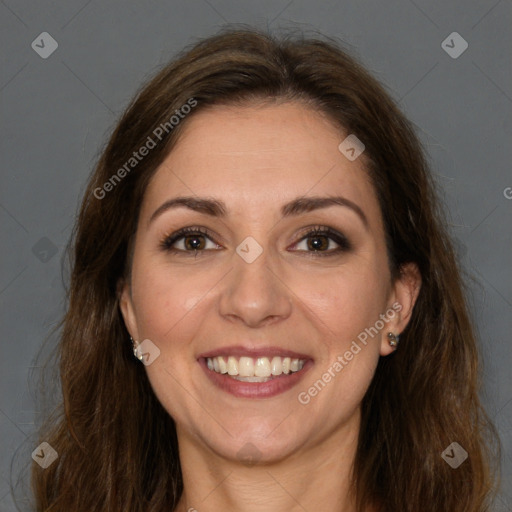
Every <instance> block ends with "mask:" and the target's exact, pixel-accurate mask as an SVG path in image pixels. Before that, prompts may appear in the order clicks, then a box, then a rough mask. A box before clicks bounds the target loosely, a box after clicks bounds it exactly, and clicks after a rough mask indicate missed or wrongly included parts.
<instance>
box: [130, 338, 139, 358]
mask: <svg viewBox="0 0 512 512" xmlns="http://www.w3.org/2000/svg"><path fill="white" fill-rule="evenodd" d="M130 341H131V342H132V347H133V355H134V356H135V357H136V358H137V359H138V360H139V361H142V354H141V353H140V352H139V344H138V343H137V342H136V341H134V339H133V338H132V337H131V336H130Z"/></svg>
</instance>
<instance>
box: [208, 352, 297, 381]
mask: <svg viewBox="0 0 512 512" xmlns="http://www.w3.org/2000/svg"><path fill="white" fill-rule="evenodd" d="M305 362H306V361H305V360H304V359H292V358H290V357H280V356H275V357H273V358H272V359H269V358H268V357H258V358H257V359H253V358H252V357H245V356H243V357H240V358H236V357H234V356H229V357H228V358H227V361H226V360H225V359H224V358H223V357H222V356H217V357H207V358H206V364H207V365H208V368H209V369H210V370H213V371H215V372H217V373H227V374H228V375H232V376H235V375H239V376H240V377H270V376H271V375H281V374H282V373H285V374H288V373H290V372H297V371H299V370H301V369H302V367H303V366H304V363H305Z"/></svg>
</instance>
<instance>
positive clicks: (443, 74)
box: [0, 0, 512, 512]
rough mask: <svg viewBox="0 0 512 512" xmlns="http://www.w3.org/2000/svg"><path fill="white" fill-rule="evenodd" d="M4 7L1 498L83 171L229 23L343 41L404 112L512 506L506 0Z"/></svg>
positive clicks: (58, 301)
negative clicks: (153, 86)
mask: <svg viewBox="0 0 512 512" xmlns="http://www.w3.org/2000/svg"><path fill="white" fill-rule="evenodd" d="M0 20H1V21H0V24H1V28H2V44H1V51H2V63H1V77H0V89H1V101H2V106H1V113H2V123H1V128H0V129H1V135H0V141H1V142H0V143H1V150H2V153H1V154H2V160H1V166H2V170H1V175H0V176H1V189H0V233H1V240H2V251H1V253H2V256H1V262H2V265H1V272H0V303H1V313H0V315H1V334H0V336H1V357H0V369H1V370H0V385H1V393H0V454H1V457H0V510H1V511H6V512H7V511H11V510H14V506H13V504H12V498H11V496H10V488H9V485H10V484H9V481H10V464H11V460H12V459H13V456H14V455H15V454H16V457H15V460H16V461H17V462H16V463H15V466H14V469H13V470H14V472H15V474H17V472H18V471H19V470H20V469H24V468H25V469H26V468H27V467H28V465H29V463H30V462H31V461H30V453H31V451H32V450H33V449H34V448H35V444H34V440H33V439H34V438H33V433H34V429H35V425H37V422H38V421H39V419H40V416H41V414H40V413H41V411H40V409H41V407H40V406H39V405H35V401H34V398H33V396H34V389H33V384H31V382H32V379H31V377H30V375H31V373H30V372H31V371H36V372H37V370H38V368H33V367H34V366H36V367H37V366H39V365H38V363H37V361H36V355H37V353H38V351H39V350H40V347H41V346H42V343H43V340H44V339H45V338H46V337H47V336H48V335H49V334H50V330H51V329H52V328H53V327H54V326H55V323H56V321H58V320H59V318H60V315H61V313H62V311H63V300H64V293H63V284H62V277H61V274H62V272H61V264H62V262H61V259H62V256H63V250H64V248H65V245H66V243H67V241H68V238H69V235H70V232H71V227H72V224H73V220H74V216H75V212H76V208H77V205H78V202H79V199H80V197H81V194H82V192H83V188H84V184H85V181H86V179H87V176H88V174H89V173H90V171H91V169H92V167H93V165H94V162H95V159H96V158H97V155H98V153H99V151H100V149H101V146H102V144H103V143H104V142H105V139H106V136H107V135H108V133H109V131H110V130H111V129H112V127H113V126H114V125H115V122H116V120H117V119H118V116H119V115H120V113H121V111H122V110H123V109H124V107H125V106H126V105H127V102H128V101H129V99H130V98H131V97H132V96H133V94H134V92H135V91H136V89H137V88H138V87H139V86H140V84H141V81H142V80H144V79H145V78H146V77H147V76H148V74H151V73H154V72H155V70H156V69H157V67H158V66H160V65H162V64H164V63H166V62H167V61H168V60H169V59H170V58H171V57H172V56H173V55H174V54H175V53H176V52H177V51H178V50H180V49H181V48H182V47H183V46H184V45H186V44H190V43H192V42H194V41H195V40H196V39H197V38H200V37H203V36H207V35H210V34H212V33H214V32H216V31H217V29H218V28H220V27H221V26H223V25H224V24H225V23H226V22H228V23H247V24H251V25H254V26H258V27H262V28H266V27H269V28H270V29H271V30H273V31H274V30H276V31H277V30H279V29H280V28H287V27H296V28H299V29H305V30H307V31H314V30H317V31H319V32H321V33H323V34H326V35H328V36H333V37H336V38H339V39H341V40H342V41H344V42H345V47H346V48H348V49H349V51H351V53H352V54H353V55H355V56H356V57H358V58H359V59H360V60H361V61H362V62H363V64H365V65H366V66H367V67H368V68H369V69H370V70H371V71H372V72H373V73H374V75H375V76H376V77H377V78H378V79H379V80H381V81H382V82H383V83H384V84H385V86H386V87H387V88H388V89H389V91H390V93H391V95H392V96H393V97H394V98H395V99H396V100H397V101H399V104H400V106H401V107H402V108H403V110H404V111H405V113H406V114H407V116H408V117H409V118H410V119H411V120H412V121H413V122H414V123H415V125H416V127H417V129H418V132H419V134H420V136H421V138H422V140H423V142H424V143H425V145H426V147H427V149H428V152H429V154H430V156H431V159H432V169H433V171H434V173H435V175H436V179H437V181H438V183H439V185H440V188H441V189H442V193H443V196H444V200H445V201H446V204H447V206H448V209H449V222H450V225H451V228H452V233H453V236H454V237H455V239H456V244H457V250H458V253H459V255H460V257H461V260H462V263H463V265H464V268H465V269H466V270H467V272H468V273H469V274H470V275H472V276H473V278H474V279H473V280H472V281H471V282H470V289H471V292H472V299H471V304H472V309H473V313H474V317H475V320H476V323H477V325H478V330H479V333H480V336H481V340H482V348H483V355H484V383H485V390H484V393H483V399H484V402H485V404H486V406H487V409H488V411H489V414H490V416H491V417H492V418H493V419H494V420H495V422H496V424H497V427H498V429H499V432H500V435H501V438H502V442H503V490H502V494H501V496H500V499H499V501H498V504H497V508H496V510H499V511H504V510H512V475H511V470H512V458H511V453H512V452H511V444H512V443H511V439H512V438H511V429H512V385H511V380H512V378H511V372H510V366H511V364H512V357H511V348H510V347H511V343H510V332H511V328H512V325H511V316H512V315H511V307H512V294H511V260H510V247H511V243H510V242H511V226H512V218H511V217H512V215H511V211H512V200H511V199H510V198H511V197H512V190H511V189H508V188H507V187H512V174H511V172H510V162H511V161H512V158H511V157H512V154H511V153H512V152H511V150H510V135H511V132H512V126H511V119H512V117H511V110H512V90H511V83H512V81H511V78H512V76H511V75H512V73H511V71H512V69H511V68H512V66H511V62H512V60H511V53H512V52H511V39H512V37H511V34H512V31H511V30H510V27H511V26H512V10H511V4H510V1H507V0H501V1H495V0H489V1H483V0H481V1H475V0H471V1H467V0H466V1H463V0H457V1H450V2H445V1H441V0H436V1H428V2H427V1H419V0H417V1H415V2H414V1H411V0H392V1H387V2H380V1H378V0H373V1H355V0H350V1H320V2H313V1H305V0H292V1H289V0H278V1H270V0H265V1H258V2H256V1H253V2H248V1H227V0H189V1H185V0H172V1H167V2H166V1H156V0H154V1H142V0H140V1H132V2H121V1H108V2H100V1H99V0H91V1H83V0H82V1H77V0H73V1H69V0H68V1H66V2H64V1H60V2H56V1H54V2H44V3H43V2H37V3H36V2H29V1H24V0H5V1H3V0H2V1H1V2H0ZM454 31H455V32H458V33H459V34H460V35H461V36H462V37H463V38H464V39H465V40H466V41H467V42H468V44H469V47H468V49H467V50H466V51H465V52H464V53H463V54H462V55H460V56H459V57H458V58H456V59H454V58H452V57H450V56H449V55H448V54H447V53H446V52H445V51H444V50H443V48H442V47H441V43H442V41H443V40H445V39H446V38H447V36H448V35H449V34H451V33H452V32H454ZM42 32H48V33H50V34H51V36H52V37H53V38H54V39H55V40H56V41H57V42H58V49H57V50H56V51H55V52H54V53H53V54H52V55H51V56H49V57H48V58H47V59H43V58H41V57H40V56H39V55H38V54H37V53H36V52H35V51H34V50H33V49H32V47H31V43H32V41H34V40H35V39H36V38H37V36H39V34H40V33H42ZM450 44H451V43H450ZM454 44H455V43H454ZM457 44H458V43H457ZM457 48H458V46H456V49H457ZM507 195H508V198H507V197H506V196H507Z"/></svg>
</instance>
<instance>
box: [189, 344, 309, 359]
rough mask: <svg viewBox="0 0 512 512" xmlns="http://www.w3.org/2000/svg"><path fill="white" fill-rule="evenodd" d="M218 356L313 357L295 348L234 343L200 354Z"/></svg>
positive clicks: (200, 355)
mask: <svg viewBox="0 0 512 512" xmlns="http://www.w3.org/2000/svg"><path fill="white" fill-rule="evenodd" d="M217 356H224V357H228V356H234V357H243V356H246V357H253V358H255V359H257V358H258V357H265V356H267V357H274V356H281V357H291V358H292V359H304V360H308V359H312V357H311V356H308V355H307V354H300V353H299V352H294V351H293V350H285V349H283V348H280V347H261V348H250V347H243V346H241V345H236V346H235V345H233V346H231V347H222V348H218V349H216V350H210V351H208V352H204V353H203V354H199V356H198V359H201V358H204V359H206V358H207V357H217Z"/></svg>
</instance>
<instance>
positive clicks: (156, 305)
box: [132, 261, 218, 345]
mask: <svg viewBox="0 0 512 512" xmlns="http://www.w3.org/2000/svg"><path fill="white" fill-rule="evenodd" d="M197 269H198V270H197V272H194V271H193V270H192V271H191V270H190V269H187V270H185V271H184V270H181V271H180V270H179V268H178V267H176V268H171V267H170V266H165V265H161V264H159V263H155V262H151V263H148V264H144V262H143V261H141V263H140V265H138V266H137V267H136V266H135V265H134V271H133V278H132V283H133V284H132V286H133V296H134V302H135V303H136V315H137V321H138V326H139V331H140V332H141V336H144V337H146V338H149V339H152V340H154V341H155V342H157V343H160V344H164V345H165V344H166V341H167V340H169V339H171V338H172V339H175V336H173V334H175V332H176V331H180V330H181V331H182V330H183V328H184V327H186V326H187V325H188V324H189V323H190V319H191V317H192V316H193V315H194V311H196V310H198V309H200V306H201V304H202V302H203V301H205V299H207V293H208V291H209V290H211V289H212V288H213V287H214V285H215V283H216V281H218V279H216V278H215V276H214V275H212V273H211V272H207V271H206V272H205V271H201V270H200V269H199V267H197ZM183 337H184V336H180V338H183ZM176 342H177V343H179V340H178V339H176Z"/></svg>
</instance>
